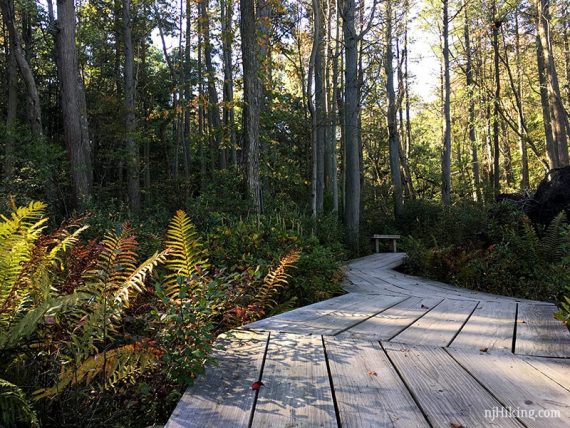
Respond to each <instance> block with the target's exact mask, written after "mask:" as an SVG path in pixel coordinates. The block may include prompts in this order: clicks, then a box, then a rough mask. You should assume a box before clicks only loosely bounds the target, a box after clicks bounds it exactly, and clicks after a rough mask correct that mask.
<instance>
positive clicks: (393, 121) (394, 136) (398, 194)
mask: <svg viewBox="0 0 570 428" xmlns="http://www.w3.org/2000/svg"><path fill="white" fill-rule="evenodd" d="M385 26H386V58H385V60H384V70H385V72H386V93H387V94H388V142H389V146H390V170H391V172H392V186H393V187H394V214H395V216H396V219H398V218H399V217H400V216H401V215H402V205H403V196H402V178H401V177H402V176H401V172H400V138H399V137H400V136H399V134H398V121H397V106H396V92H395V90H394V69H393V66H392V61H393V57H394V54H393V51H392V38H393V35H392V0H386V17H385Z"/></svg>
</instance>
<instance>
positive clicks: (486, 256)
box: [402, 203, 570, 301]
mask: <svg viewBox="0 0 570 428" xmlns="http://www.w3.org/2000/svg"><path fill="white" fill-rule="evenodd" d="M402 224H403V225H404V230H406V232H407V234H408V236H407V237H406V238H405V239H404V242H403V247H404V248H405V250H406V252H407V253H408V259H407V261H406V264H405V266H404V269H405V270H406V271H409V272H413V273H415V274H419V275H425V276H429V277H433V278H436V279H439V280H442V281H444V282H449V283H453V284H456V285H459V286H464V287H468V288H472V289H476V290H483V291H487V292H491V293H497V294H504V295H509V296H516V297H521V298H529V299H538V300H550V301H556V300H557V299H558V298H559V296H560V293H561V292H562V291H563V289H564V287H565V284H567V283H568V282H569V281H570V273H569V272H568V267H569V266H570V265H569V262H570V246H569V244H570V234H569V231H568V227H567V226H565V225H563V218H562V216H559V217H558V218H557V219H556V220H555V221H554V222H552V223H551V224H550V226H549V227H548V228H547V229H546V230H542V229H541V228H539V227H537V226H535V225H532V224H531V222H530V220H529V219H528V218H527V217H526V216H525V215H524V213H522V212H521V211H520V210H519V209H518V208H516V207H514V206H513V205H512V204H509V203H499V204H495V205H493V206H491V207H490V208H489V209H488V210H487V211H485V210H483V209H481V208H479V207H477V206H474V205H459V206H452V207H435V206H429V205H428V206H426V207H425V210H422V208H421V205H420V204H418V205H416V206H412V207H411V210H409V207H406V212H405V213H404V216H403V221H402Z"/></svg>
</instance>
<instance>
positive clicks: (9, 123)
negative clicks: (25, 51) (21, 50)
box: [4, 40, 18, 186]
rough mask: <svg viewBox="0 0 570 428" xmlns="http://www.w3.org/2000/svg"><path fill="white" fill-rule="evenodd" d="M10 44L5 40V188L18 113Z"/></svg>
mask: <svg viewBox="0 0 570 428" xmlns="http://www.w3.org/2000/svg"><path fill="white" fill-rule="evenodd" d="M10 44H11V43H10V42H9V41H8V40H5V45H6V50H7V52H8V55H7V57H8V58H7V59H8V64H7V70H6V71H7V74H8V100H7V104H6V145H5V152H4V179H5V182H6V185H7V186H10V183H11V179H12V177H13V176H14V164H15V161H16V159H15V157H14V151H15V148H16V120H17V113H18V75H17V73H18V70H17V68H18V67H17V64H16V54H15V52H14V48H13V47H11V46H10Z"/></svg>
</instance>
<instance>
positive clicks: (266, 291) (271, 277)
mask: <svg viewBox="0 0 570 428" xmlns="http://www.w3.org/2000/svg"><path fill="white" fill-rule="evenodd" d="M300 255H301V251H300V250H292V251H290V252H289V253H288V254H286V255H285V256H283V257H282V258H281V260H280V261H279V264H278V265H277V267H276V268H275V269H273V270H270V271H269V273H268V274H267V275H266V276H265V278H264V280H263V284H262V286H261V288H260V289H259V291H258V292H257V295H256V296H255V299H254V305H255V306H257V307H258V308H259V310H260V311H261V312H262V313H265V311H266V310H267V309H268V308H271V307H273V306H276V305H277V302H276V301H275V296H276V295H277V293H278V292H279V289H281V288H283V287H285V286H287V285H288V282H287V280H288V278H289V277H290V275H289V274H288V273H287V269H289V268H290V267H292V266H293V265H294V264H295V263H296V262H297V261H298V260H299V257H300Z"/></svg>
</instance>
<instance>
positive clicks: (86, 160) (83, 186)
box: [56, 0, 93, 206]
mask: <svg viewBox="0 0 570 428" xmlns="http://www.w3.org/2000/svg"><path fill="white" fill-rule="evenodd" d="M75 27H76V24H75V5H74V3H73V0H58V2H57V43H56V45H57V65H58V74H59V79H60V84H61V101H62V103H61V104H62V109H63V137H64V140H65V145H66V147H67V153H68V156H69V160H70V164H71V176H72V179H73V185H74V190H75V198H76V202H77V203H78V204H79V205H80V206H81V205H84V204H86V203H88V202H89V201H90V200H91V197H92V194H91V188H92V184H93V167H92V161H91V142H90V140H89V128H88V125H87V105H86V101H85V92H84V89H83V81H82V80H81V76H80V74H79V65H78V61H77V51H76V47H75Z"/></svg>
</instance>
